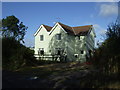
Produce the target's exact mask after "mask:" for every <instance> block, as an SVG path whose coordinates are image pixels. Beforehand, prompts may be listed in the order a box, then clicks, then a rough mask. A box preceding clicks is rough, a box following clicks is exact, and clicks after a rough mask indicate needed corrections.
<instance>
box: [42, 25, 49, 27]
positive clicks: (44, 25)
mask: <svg viewBox="0 0 120 90" xmlns="http://www.w3.org/2000/svg"><path fill="white" fill-rule="evenodd" d="M42 25H43V26H48V25H45V24H42ZM48 27H51V26H48Z"/></svg>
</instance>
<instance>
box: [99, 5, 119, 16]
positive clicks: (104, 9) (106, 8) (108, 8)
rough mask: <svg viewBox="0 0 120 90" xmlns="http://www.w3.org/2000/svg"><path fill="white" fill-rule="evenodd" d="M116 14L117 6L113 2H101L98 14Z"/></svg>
mask: <svg viewBox="0 0 120 90" xmlns="http://www.w3.org/2000/svg"><path fill="white" fill-rule="evenodd" d="M117 14H118V7H117V5H116V4H115V3H112V4H101V6H100V12H99V15H100V16H105V17H107V16H111V15H117Z"/></svg>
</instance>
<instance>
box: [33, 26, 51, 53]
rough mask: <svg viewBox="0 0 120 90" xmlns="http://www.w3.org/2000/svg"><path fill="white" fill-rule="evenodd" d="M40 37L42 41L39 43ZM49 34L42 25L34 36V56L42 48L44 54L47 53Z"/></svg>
mask: <svg viewBox="0 0 120 90" xmlns="http://www.w3.org/2000/svg"><path fill="white" fill-rule="evenodd" d="M40 35H43V38H44V39H43V41H40ZM49 39H50V38H49V34H48V32H47V31H46V29H45V28H44V26H43V25H41V29H40V30H39V32H38V33H37V35H36V36H35V54H38V50H39V48H44V52H45V53H46V52H47V51H48V44H49Z"/></svg>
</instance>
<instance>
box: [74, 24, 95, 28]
mask: <svg viewBox="0 0 120 90" xmlns="http://www.w3.org/2000/svg"><path fill="white" fill-rule="evenodd" d="M85 26H93V25H84V26H75V27H85ZM73 28H74V27H73Z"/></svg>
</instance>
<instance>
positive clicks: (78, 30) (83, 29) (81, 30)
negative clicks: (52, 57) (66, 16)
mask: <svg viewBox="0 0 120 90" xmlns="http://www.w3.org/2000/svg"><path fill="white" fill-rule="evenodd" d="M58 23H59V24H60V25H61V27H62V28H63V29H64V30H65V31H66V32H67V33H69V34H73V35H86V34H87V33H88V31H89V30H90V29H91V27H92V26H93V25H85V26H77V27H70V26H68V25H65V24H62V23H60V22H58ZM43 26H44V27H45V28H46V29H47V31H48V32H49V31H50V30H51V29H52V27H50V26H47V25H43Z"/></svg>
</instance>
